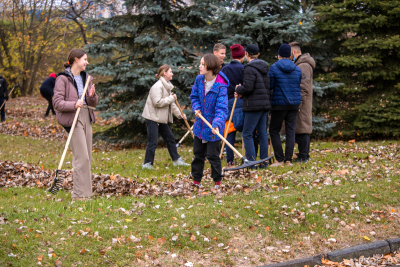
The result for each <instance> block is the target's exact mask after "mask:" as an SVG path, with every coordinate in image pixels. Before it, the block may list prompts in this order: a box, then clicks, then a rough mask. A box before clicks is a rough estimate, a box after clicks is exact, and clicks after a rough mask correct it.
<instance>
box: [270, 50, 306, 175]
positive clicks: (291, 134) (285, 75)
mask: <svg viewBox="0 0 400 267" xmlns="http://www.w3.org/2000/svg"><path fill="white" fill-rule="evenodd" d="M290 57H291V47H290V45H288V44H283V45H281V46H280V47H279V51H278V59H279V60H278V61H277V62H276V63H275V64H274V65H272V66H271V68H270V70H269V73H268V74H269V77H270V88H271V90H272V99H271V122H270V126H269V134H270V136H271V142H272V147H273V148H274V155H275V159H276V162H275V163H274V164H271V165H270V167H276V166H281V165H283V164H284V163H285V162H286V164H287V165H291V164H292V163H291V162H292V156H293V150H294V144H295V131H296V117H297V112H298V111H299V105H300V103H301V93H300V92H301V89H300V83H301V75H302V74H301V70H300V68H299V67H297V66H296V64H294V63H293V62H292V60H291V59H290ZM283 121H285V131H286V149H285V155H283V150H282V143H281V138H280V134H279V132H280V130H281V128H282V123H283Z"/></svg>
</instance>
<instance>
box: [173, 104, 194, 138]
mask: <svg viewBox="0 0 400 267" xmlns="http://www.w3.org/2000/svg"><path fill="white" fill-rule="evenodd" d="M175 103H176V105H177V106H178V108H179V111H180V112H181V116H182V117H183V115H184V114H183V111H182V108H181V105H179V103H178V99H175ZM184 121H185V124H186V126H187V127H188V129H189V131H190V133H191V134H192V137H193V139H194V134H193V132H192V128H191V127H190V125H189V123H188V121H187V120H186V119H184Z"/></svg>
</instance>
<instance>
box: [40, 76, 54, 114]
mask: <svg viewBox="0 0 400 267" xmlns="http://www.w3.org/2000/svg"><path fill="white" fill-rule="evenodd" d="M56 77H57V76H56V74H55V73H54V72H53V73H50V75H49V78H47V79H46V80H44V82H43V83H42V85H41V86H40V93H41V94H42V96H43V97H44V98H45V99H46V100H47V102H49V105H48V106H47V110H46V114H45V115H44V116H45V117H47V116H49V113H50V110H51V112H52V113H53V115H56V112H55V111H54V108H53V95H54V86H55V85H56Z"/></svg>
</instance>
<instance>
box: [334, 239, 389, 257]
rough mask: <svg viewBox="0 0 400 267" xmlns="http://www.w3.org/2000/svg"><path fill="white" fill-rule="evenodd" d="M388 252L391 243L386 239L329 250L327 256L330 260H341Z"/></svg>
mask: <svg viewBox="0 0 400 267" xmlns="http://www.w3.org/2000/svg"><path fill="white" fill-rule="evenodd" d="M386 253H390V246H389V243H388V242H386V241H377V242H373V243H368V244H363V245H358V246H355V247H350V248H344V249H339V250H335V251H332V252H328V253H327V258H328V260H330V261H335V262H341V261H342V260H344V259H354V258H359V257H361V256H365V257H371V256H373V255H374V254H386Z"/></svg>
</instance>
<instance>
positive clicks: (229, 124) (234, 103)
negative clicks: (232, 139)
mask: <svg viewBox="0 0 400 267" xmlns="http://www.w3.org/2000/svg"><path fill="white" fill-rule="evenodd" d="M236 102H237V97H236V98H235V102H233V107H232V111H231V116H230V117H229V122H228V127H227V128H226V129H225V136H224V137H225V139H226V137H227V136H228V132H229V127H230V126H231V121H232V117H233V113H234V112H235V107H236ZM224 147H225V143H223V144H222V147H221V153H220V154H219V157H220V158H221V159H222V154H223V153H224Z"/></svg>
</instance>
